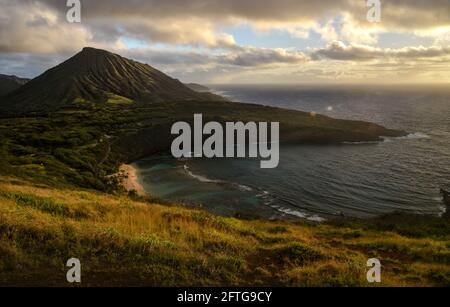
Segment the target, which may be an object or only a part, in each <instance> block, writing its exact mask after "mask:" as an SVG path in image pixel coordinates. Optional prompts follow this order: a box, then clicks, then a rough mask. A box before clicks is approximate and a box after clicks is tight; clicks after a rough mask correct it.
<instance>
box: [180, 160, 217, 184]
mask: <svg viewBox="0 0 450 307" xmlns="http://www.w3.org/2000/svg"><path fill="white" fill-rule="evenodd" d="M183 168H184V170H185V171H186V173H187V174H188V175H189V176H190V177H192V178H194V179H197V180H198V181H200V182H205V183H225V181H222V180H214V179H209V178H208V177H206V176H202V175H198V174H194V173H193V172H191V171H190V170H189V167H188V166H187V165H186V164H185V165H184V166H183Z"/></svg>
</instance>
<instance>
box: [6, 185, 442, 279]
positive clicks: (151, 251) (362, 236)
mask: <svg viewBox="0 0 450 307" xmlns="http://www.w3.org/2000/svg"><path fill="white" fill-rule="evenodd" d="M449 230H450V223H449V220H443V219H437V218H430V217H428V218H426V217H413V216H410V217H405V216H402V217H398V216H395V215H393V216H390V217H385V218H383V219H378V220H372V221H364V222H362V221H351V220H344V221H339V222H334V223H333V224H311V223H307V222H304V223H297V224H289V223H285V222H269V221H260V220H254V221H244V220H237V219H233V218H224V217H217V216H213V215H210V214H208V213H205V212H202V211H197V210H190V209H184V208H180V207H176V206H161V205H158V204H154V203H152V202H151V201H146V200H144V199H140V200H136V199H135V200H133V199H131V198H129V197H126V196H120V195H119V196H114V195H110V194H102V193H100V192H93V191H89V190H83V191H82V190H74V189H66V190H64V189H56V188H49V187H47V186H44V185H36V184H31V183H28V182H24V181H19V180H17V179H12V178H6V177H0V285H63V286H64V285H67V283H66V282H65V272H66V271H65V270H66V268H65V261H66V260H67V259H69V258H71V257H77V258H80V260H81V261H82V274H83V275H82V281H83V284H82V285H84V286H98V285H158V286H161V285H170V286H172V285H183V286H185V285H250V286H257V285H280V286H281V285H283V286H284V285H287V286H368V285H369V284H368V283H367V282H366V281H365V272H366V266H365V264H366V261H367V259H368V258H370V257H378V258H379V259H380V260H381V261H382V264H383V271H382V278H383V283H382V285H384V286H387V285H396V286H407V285H414V286H419V285H427V286H428V285H441V286H442V285H447V286H449V285H450V250H449V247H450V235H449V233H450V231H449Z"/></svg>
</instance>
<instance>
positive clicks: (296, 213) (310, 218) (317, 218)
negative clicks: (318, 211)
mask: <svg viewBox="0 0 450 307" xmlns="http://www.w3.org/2000/svg"><path fill="white" fill-rule="evenodd" d="M271 207H272V208H274V209H275V210H277V211H279V212H281V213H284V214H288V215H292V216H296V217H299V218H302V219H306V220H308V221H312V222H324V221H326V219H324V218H323V217H320V216H318V215H309V214H307V213H304V212H300V211H298V210H294V209H289V208H285V207H280V206H271Z"/></svg>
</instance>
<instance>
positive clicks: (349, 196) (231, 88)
mask: <svg viewBox="0 0 450 307" xmlns="http://www.w3.org/2000/svg"><path fill="white" fill-rule="evenodd" d="M210 87H211V88H212V89H213V90H214V92H215V93H218V94H220V95H222V96H225V97H227V98H229V99H230V100H233V101H240V102H245V103H257V104H263V105H269V106H276V107H282V108H288V109H294V110H301V111H307V112H316V113H318V114H324V115H327V116H331V117H335V118H342V119H353V120H364V121H371V122H375V123H378V124H381V125H383V126H386V127H388V128H394V129H401V130H405V131H407V132H408V133H409V135H408V136H407V137H402V138H386V139H384V140H383V141H382V142H376V143H352V144H341V145H298V146H293V145H282V146H281V147H280V164H279V166H278V168H276V169H266V170H265V169H261V168H260V167H259V166H260V165H259V161H257V160H254V159H212V160H211V159H188V160H186V159H184V160H176V159H173V158H172V157H171V156H151V157H148V158H145V159H142V160H140V161H138V162H136V163H135V165H136V167H137V169H138V172H139V178H140V181H141V183H142V185H143V186H144V189H145V190H146V191H147V192H149V193H151V194H152V195H154V196H157V197H161V198H163V199H168V200H171V201H176V202H180V203H183V204H185V205H186V206H195V207H201V208H203V209H205V210H207V211H210V212H213V213H216V214H220V215H225V216H241V217H260V218H267V219H287V220H295V219H300V218H301V219H309V220H312V221H323V220H328V219H332V218H334V217H340V216H349V217H358V218H370V217H374V216H379V215H382V214H386V213H391V212H396V211H400V212H407V213H416V214H428V215H436V216H439V215H442V214H443V213H444V212H445V210H446V208H445V206H444V205H443V203H442V200H441V196H440V195H439V190H440V188H450V88H449V87H444V86H437V85H429V86H425V85H420V86H412V85H408V86H398V85H395V86H394V85H388V86H380V85H375V86H368V85H364V86H363V85H359V86H356V85H352V86H347V85H339V86H338V85H331V86H326V85H320V86H318V85H295V86H294V85H285V86H280V85H264V86H262V85H259V86H253V85H240V86H235V85H214V86H210Z"/></svg>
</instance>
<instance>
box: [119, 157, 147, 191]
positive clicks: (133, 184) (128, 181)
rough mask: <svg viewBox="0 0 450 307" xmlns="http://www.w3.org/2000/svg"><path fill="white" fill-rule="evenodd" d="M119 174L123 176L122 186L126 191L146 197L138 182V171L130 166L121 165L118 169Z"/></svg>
mask: <svg viewBox="0 0 450 307" xmlns="http://www.w3.org/2000/svg"><path fill="white" fill-rule="evenodd" d="M119 171H120V174H122V175H124V177H122V182H121V184H122V186H123V187H124V188H125V190H127V191H128V192H130V191H133V190H134V191H136V193H137V194H138V195H139V196H148V194H147V193H146V192H145V189H144V187H143V186H142V184H141V183H140V182H139V177H138V170H137V168H136V167H134V166H133V165H131V164H122V165H121V166H120V168H119Z"/></svg>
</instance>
